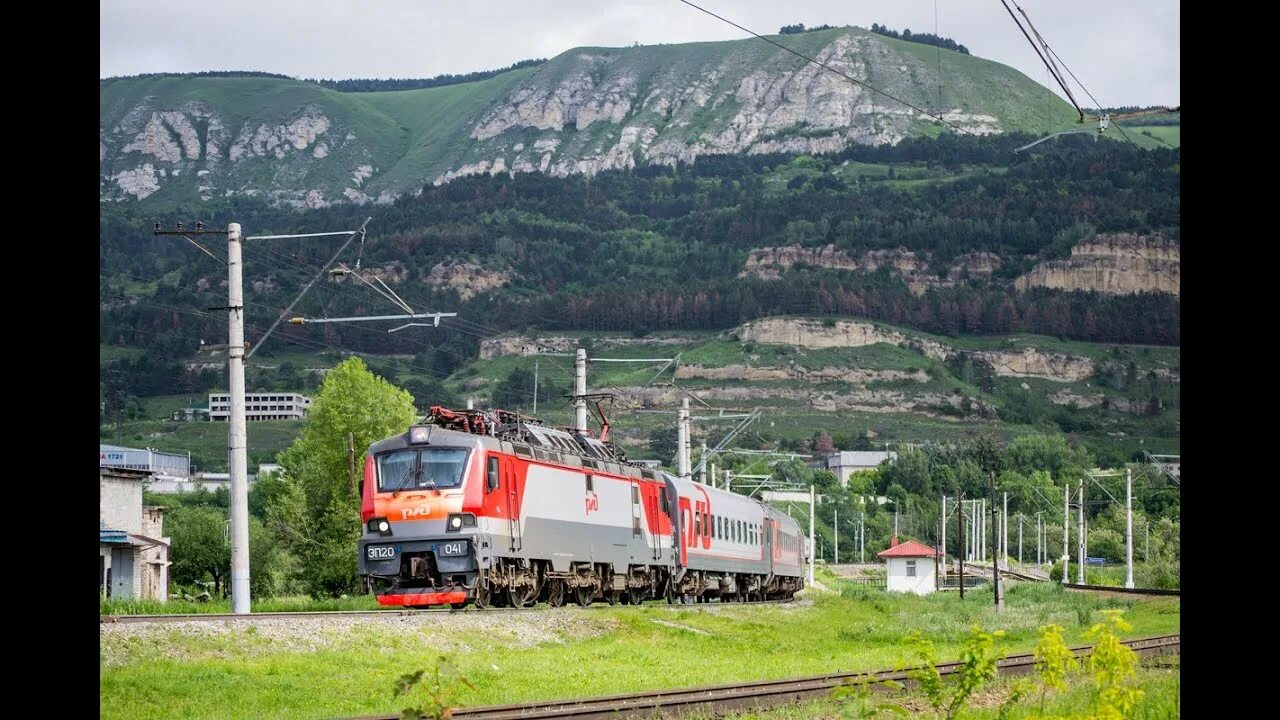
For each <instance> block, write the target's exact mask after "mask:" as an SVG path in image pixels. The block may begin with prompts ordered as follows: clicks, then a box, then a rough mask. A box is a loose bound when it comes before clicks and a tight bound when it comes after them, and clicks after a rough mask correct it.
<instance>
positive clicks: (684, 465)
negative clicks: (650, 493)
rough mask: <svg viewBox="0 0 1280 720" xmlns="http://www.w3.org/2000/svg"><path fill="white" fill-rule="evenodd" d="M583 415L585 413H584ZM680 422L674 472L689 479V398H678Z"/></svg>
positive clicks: (584, 409)
mask: <svg viewBox="0 0 1280 720" xmlns="http://www.w3.org/2000/svg"><path fill="white" fill-rule="evenodd" d="M582 356H583V358H584V360H583V364H584V365H585V364H586V360H585V358H586V352H585V351H583V352H582ZM583 412H584V413H585V412H586V405H583ZM584 417H585V415H584ZM583 422H584V423H585V420H584V421H583ZM677 422H679V423H680V425H679V427H678V428H677V430H676V442H677V443H679V445H680V449H679V450H678V451H677V452H676V472H677V474H678V475H679V476H680V479H681V480H688V479H689V398H687V397H684V398H681V399H680V416H679V418H678V420H677Z"/></svg>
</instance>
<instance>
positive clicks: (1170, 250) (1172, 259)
mask: <svg viewBox="0 0 1280 720" xmlns="http://www.w3.org/2000/svg"><path fill="white" fill-rule="evenodd" d="M1180 267H1181V252H1180V246H1179V244H1178V243H1177V242H1174V241H1172V240H1169V239H1167V238H1165V237H1163V236H1160V235H1133V234H1126V233H1120V234H1111V235H1096V236H1094V237H1092V238H1089V239H1088V240H1085V241H1083V242H1080V243H1078V244H1077V245H1076V246H1075V247H1073V248H1072V249H1071V258H1070V259H1068V260H1050V261H1049V262H1044V263H1040V264H1039V265H1036V266H1035V267H1034V268H1032V269H1031V272H1029V273H1027V274H1026V275H1023V276H1022V277H1020V278H1018V279H1017V281H1015V283H1014V286H1015V287H1016V288H1018V289H1019V290H1026V289H1028V288H1033V287H1045V288H1055V289H1058V290H1085V291H1094V292H1100V293H1108V294H1111V295H1124V294H1134V293H1142V292H1159V293H1170V294H1173V295H1178V294H1180V288H1181V270H1180Z"/></svg>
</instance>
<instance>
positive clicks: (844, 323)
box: [738, 318, 952, 360]
mask: <svg viewBox="0 0 1280 720" xmlns="http://www.w3.org/2000/svg"><path fill="white" fill-rule="evenodd" d="M738 339H739V340H741V341H742V342H744V343H745V342H759V343H771V344H778V345H798V346H800V347H806V348H812V349H815V350H816V349H820V348H852V347H862V346H864V345H875V344H876V343H888V344H890V345H898V346H900V347H907V348H911V349H913V350H915V351H917V352H919V353H921V354H922V355H925V356H926V357H930V358H933V359H935V360H946V359H947V357H948V356H950V354H951V352H952V351H951V348H949V347H947V346H946V345H943V344H942V343H940V342H937V341H935V340H930V339H928V338H908V337H907V336H905V335H903V334H902V333H900V332H898V331H896V330H889V329H885V328H881V327H879V326H876V325H872V324H871V323H867V322H857V321H848V320H838V321H833V322H822V321H818V320H803V319H795V318H765V319H763V320H755V321H752V322H749V323H745V324H744V325H742V326H741V327H740V328H738Z"/></svg>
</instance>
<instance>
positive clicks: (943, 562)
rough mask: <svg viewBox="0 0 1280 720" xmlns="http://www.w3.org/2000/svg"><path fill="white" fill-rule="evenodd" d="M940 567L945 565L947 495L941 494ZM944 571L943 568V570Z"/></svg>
mask: <svg viewBox="0 0 1280 720" xmlns="http://www.w3.org/2000/svg"><path fill="white" fill-rule="evenodd" d="M941 537H942V567H943V568H944V569H945V568H946V567H947V496H946V495H943V496H942V533H941ZM944 571H945V570H944Z"/></svg>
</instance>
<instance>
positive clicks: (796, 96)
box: [98, 28, 1068, 207]
mask: <svg viewBox="0 0 1280 720" xmlns="http://www.w3.org/2000/svg"><path fill="white" fill-rule="evenodd" d="M793 42H799V43H801V44H802V45H805V46H807V47H808V48H809V52H811V53H813V54H814V55H815V56H816V58H817V59H818V60H819V61H821V62H822V63H824V64H826V65H827V66H828V67H829V68H832V69H835V70H838V71H840V72H843V73H847V74H848V75H850V76H852V77H872V78H877V80H878V87H879V88H880V89H882V90H884V91H885V92H889V93H891V94H894V95H896V96H898V97H913V98H920V97H934V94H933V93H934V91H935V89H936V84H937V80H936V74H937V72H938V63H937V59H933V60H929V59H926V58H924V57H922V56H921V55H920V54H919V53H917V52H912V50H911V49H908V48H907V47H904V43H901V42H899V41H895V40H891V39H889V38H885V37H882V36H880V35H876V34H873V33H870V32H868V31H866V30H862V29H860V28H840V29H830V30H823V31H818V32H813V33H806V34H805V35H804V36H803V37H799V38H795V39H793ZM943 52H944V55H943V59H944V62H943V68H942V70H943V72H944V73H945V74H946V82H947V87H948V90H949V94H950V96H951V97H950V98H949V102H950V103H953V104H954V105H953V106H951V107H946V108H939V110H941V112H942V115H943V117H944V118H945V119H946V120H947V121H948V122H950V123H952V124H953V125H956V126H958V127H961V128H963V129H964V130H966V131H968V132H970V133H976V134H991V133H999V132H1005V131H1009V130H1018V129H1020V130H1032V129H1041V128H1046V127H1049V126H1051V125H1053V124H1054V122H1056V118H1055V117H1053V116H1054V114H1055V112H1061V114H1062V115H1063V117H1066V116H1067V115H1066V111H1067V110H1068V106H1067V105H1066V104H1065V103H1063V102H1062V101H1061V100H1058V99H1057V98H1056V97H1055V96H1054V95H1053V94H1052V93H1050V92H1048V91H1047V90H1046V89H1045V88H1043V87H1041V86H1039V85H1037V84H1036V83H1034V82H1031V81H1030V80H1028V79H1027V78H1026V77H1025V76H1023V75H1021V74H1020V73H1018V72H1017V71H1015V70H1013V69H1012V68H1009V67H1006V66H1003V65H1000V64H998V63H994V62H990V61H986V60H982V59H980V58H976V57H964V58H963V59H960V57H959V56H952V54H950V52H949V51H943ZM993 87H998V88H999V92H998V93H993V91H992V88H993ZM468 92H469V93H470V94H469V95H468V98H469V99H468V101H467V102H466V103H465V104H464V105H460V104H458V103H457V100H456V98H457V90H456V88H455V89H448V90H446V89H443V88H428V89H423V90H407V91H401V93H402V94H397V97H396V98H395V99H390V98H387V97H382V96H380V95H378V94H374V93H347V94H343V93H337V92H335V91H331V90H326V89H324V88H321V87H319V86H316V85H314V84H311V83H306V82H302V81H293V80H289V79H284V78H244V77H227V78H172V77H141V78H128V79H124V78H116V79H110V80H103V81H102V82H101V84H100V97H101V102H100V108H101V113H100V123H99V142H98V159H99V163H100V165H101V168H100V175H99V179H100V183H101V185H100V192H99V195H100V198H101V199H103V200H111V201H116V200H126V199H128V200H134V199H145V198H148V197H150V196H151V195H153V194H155V193H156V192H159V191H160V190H162V189H163V188H165V187H166V186H171V185H172V186H175V192H174V193H172V197H173V198H174V199H178V198H186V199H194V198H202V199H206V200H208V199H212V198H215V197H235V196H243V197H260V198H264V199H266V200H267V201H269V202H272V203H274V204H277V205H285V206H295V207H324V206H327V205H330V204H334V203H353V204H362V203H370V202H372V203H386V202H391V201H393V200H394V199H395V198H396V197H397V196H400V195H402V194H404V193H411V192H415V191H417V190H420V189H421V188H422V186H423V185H424V184H426V183H431V182H434V183H437V184H438V183H445V182H449V181H450V180H452V179H454V178H457V177H462V176H467V175H477V174H491V175H496V174H498V173H505V174H510V175H514V174H515V173H521V172H540V173H546V174H550V175H553V176H566V175H573V174H588V175H589V174H594V173H598V172H601V171H605V170H613V169H627V168H633V167H636V166H638V165H654V164H665V165H671V164H675V163H686V162H691V161H692V160H694V159H695V158H697V157H700V156H704V155H714V154H737V153H745V154H755V153H777V152H804V153H830V152H837V151H840V150H842V149H844V148H846V147H849V146H851V145H857V144H862V145H882V144H886V143H897V142H899V141H901V140H902V139H904V138H907V137H911V136H915V135H920V134H924V133H928V132H932V131H933V125H934V124H935V122H936V121H934V120H933V119H932V118H931V117H929V116H927V115H924V114H922V113H919V112H917V111H915V110H913V109H911V108H909V107H905V106H903V105H902V104H901V103H899V102H895V101H893V100H889V99H887V98H885V97H883V96H882V95H879V94H876V93H874V92H872V91H870V90H868V89H867V88H865V87H863V86H860V85H858V84H856V83H851V82H849V81H848V80H846V79H845V78H842V77H840V76H839V75H837V74H835V73H832V72H829V71H828V70H824V69H822V68H819V67H817V66H815V65H813V64H811V63H807V62H805V61H804V60H803V59H801V58H798V57H796V56H794V55H791V54H789V53H786V52H783V51H782V50H779V49H777V48H774V47H772V46H769V45H767V44H764V43H760V42H758V41H754V40H751V41H731V42H723V43H693V44H687V45H665V46H651V47H632V48H578V49H574V50H570V51H568V52H565V53H562V54H561V55H559V56H558V57H556V58H553V59H552V60H549V61H547V62H546V63H544V64H542V65H540V66H538V67H537V68H529V69H525V70H517V71H512V72H510V73H504V74H502V75H499V76H497V77H494V78H491V79H489V80H485V81H481V82H477V83H472V84H471V86H470V88H469V90H468ZM193 98H199V99H193ZM250 98H254V99H256V98H270V102H265V101H264V102H253V101H251V100H249V99H250ZM441 106H447V108H448V111H447V112H437V110H438V109H439V108H440V107H441ZM931 107H932V106H931ZM1031 109H1034V110H1031ZM424 111H425V112H429V113H436V114H435V115H433V117H436V118H437V119H436V120H435V121H433V122H432V123H429V124H427V125H429V127H424V123H422V114H423V112H424ZM148 163H149V164H150V166H151V167H150V169H148V168H147V167H146V166H147V164H148ZM197 172H199V173H203V174H201V175H199V177H198V179H197V177H196V173H197ZM184 176H185V177H186V178H189V182H188V181H175V180H174V178H181V177H184ZM167 196H168V195H167Z"/></svg>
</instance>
